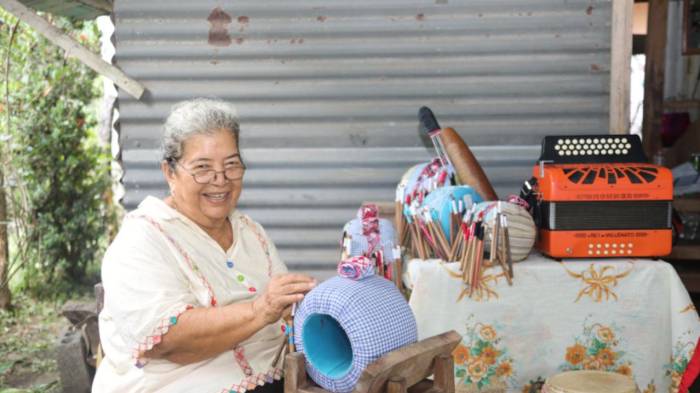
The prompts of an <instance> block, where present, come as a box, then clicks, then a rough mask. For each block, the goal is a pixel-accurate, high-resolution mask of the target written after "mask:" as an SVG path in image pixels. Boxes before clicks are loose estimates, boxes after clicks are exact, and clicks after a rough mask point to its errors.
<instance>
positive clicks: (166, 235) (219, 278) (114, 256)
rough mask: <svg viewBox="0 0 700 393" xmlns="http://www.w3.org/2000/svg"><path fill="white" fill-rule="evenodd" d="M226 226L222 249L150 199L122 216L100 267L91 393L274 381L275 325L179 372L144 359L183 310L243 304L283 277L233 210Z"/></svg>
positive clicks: (278, 332) (271, 254)
mask: <svg viewBox="0 0 700 393" xmlns="http://www.w3.org/2000/svg"><path fill="white" fill-rule="evenodd" d="M229 220H230V221H231V226H232V229H233V239H234V242H233V245H232V246H231V248H230V249H228V250H224V249H222V248H221V246H220V245H219V244H218V243H217V242H216V241H214V240H213V239H212V238H211V237H209V236H208V235H207V234H206V233H205V232H204V231H203V230H202V229H201V228H200V227H199V226H197V225H196V224H195V223H194V222H192V221H191V220H189V219H188V218H187V217H185V216H184V215H182V214H180V213H179V212H177V211H176V210H174V209H172V208H171V207H169V206H168V205H167V204H165V202H163V201H162V200H160V199H157V198H155V197H148V198H146V199H145V200H144V201H143V202H142V203H141V204H140V205H139V207H138V209H136V210H134V211H133V212H131V213H129V214H128V215H127V216H126V218H125V219H124V222H123V223H122V226H121V228H120V230H119V234H118V235H117V237H116V239H115V240H114V242H112V244H111V245H110V246H109V248H108V250H107V253H106V254H105V257H104V260H103V262H102V283H103V285H104V289H105V298H104V300H105V302H104V308H103V310H102V312H101V313H100V315H99V326H100V340H101V344H102V348H103V349H104V353H105V357H104V359H103V360H102V363H101V364H100V366H99V368H98V370H97V374H96V376H95V380H94V383H93V387H92V391H93V392H96V393H103V392H120V393H126V392H216V393H219V392H231V393H233V392H244V391H246V390H252V389H254V388H255V387H256V386H260V385H263V384H265V383H269V382H272V381H273V380H276V379H279V378H280V377H281V374H282V370H281V367H282V366H281V364H282V360H283V359H281V358H278V355H277V354H278V350H279V349H280V348H281V347H282V345H284V344H283V343H284V341H285V335H284V331H285V325H284V322H283V321H282V320H280V321H279V323H276V324H272V325H268V326H267V327H265V328H263V329H262V330H260V331H258V332H257V333H256V334H255V335H253V336H252V337H250V338H249V339H247V340H245V341H244V342H242V343H241V344H240V345H238V346H236V347H235V348H231V351H227V352H224V353H222V354H220V355H219V356H216V357H214V358H211V359H208V360H204V361H201V362H198V363H194V364H188V365H184V366H183V365H179V364H176V363H172V362H170V361H167V360H165V359H147V358H145V357H144V356H143V354H144V353H145V352H146V351H148V350H149V349H151V348H153V346H154V345H156V344H158V343H159V342H160V340H161V337H162V336H163V335H164V334H166V333H167V331H168V329H169V328H170V326H172V325H174V324H176V323H177V319H178V316H179V315H180V314H181V313H183V312H184V311H186V310H188V309H190V308H193V307H218V306H223V305H227V304H230V303H234V302H238V301H250V300H252V299H253V298H254V297H255V296H257V293H258V292H259V291H262V290H264V289H265V287H266V285H267V283H268V281H269V279H270V277H271V275H273V274H281V273H286V272H287V268H286V266H285V265H284V263H283V262H282V261H281V260H280V258H279V255H278V254H277V250H276V249H275V246H274V245H273V244H272V242H271V241H270V239H269V238H268V237H267V234H266V233H265V231H264V230H263V228H262V227H261V226H260V224H258V223H256V222H254V221H253V220H251V219H250V218H248V217H247V216H246V215H244V214H241V213H239V212H238V211H234V212H232V213H231V214H230V216H229ZM276 358H278V359H277V362H275V363H276V364H273V361H274V360H275V359H276Z"/></svg>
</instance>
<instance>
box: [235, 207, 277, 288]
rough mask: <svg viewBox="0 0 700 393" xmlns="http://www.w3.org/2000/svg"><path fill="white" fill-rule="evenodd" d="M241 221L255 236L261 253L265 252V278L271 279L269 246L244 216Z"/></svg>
mask: <svg viewBox="0 0 700 393" xmlns="http://www.w3.org/2000/svg"><path fill="white" fill-rule="evenodd" d="M240 218H241V221H243V222H244V223H245V224H246V225H248V226H249V227H250V228H251V229H252V230H253V233H254V234H255V236H256V237H257V238H258V241H259V242H260V245H261V246H262V248H263V251H264V252H265V256H266V257H267V276H268V277H272V257H271V256H270V245H269V244H267V240H265V237H264V236H263V235H262V234H261V233H260V231H258V228H257V227H256V226H255V225H254V224H253V223H252V222H251V221H250V220H249V219H248V217H246V216H240Z"/></svg>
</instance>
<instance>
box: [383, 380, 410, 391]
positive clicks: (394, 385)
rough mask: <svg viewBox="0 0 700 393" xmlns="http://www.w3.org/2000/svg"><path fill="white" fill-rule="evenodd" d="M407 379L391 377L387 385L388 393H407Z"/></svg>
mask: <svg viewBox="0 0 700 393" xmlns="http://www.w3.org/2000/svg"><path fill="white" fill-rule="evenodd" d="M406 388H407V387H406V378H402V377H391V378H390V379H389V382H387V384H386V392H387V393H406Z"/></svg>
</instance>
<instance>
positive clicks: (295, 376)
mask: <svg viewBox="0 0 700 393" xmlns="http://www.w3.org/2000/svg"><path fill="white" fill-rule="evenodd" d="M284 363H285V365H284V393H297V391H298V390H299V389H303V388H304V387H305V386H306V364H305V363H304V354H303V353H301V352H294V353H290V354H288V355H287V356H286V357H285V358H284Z"/></svg>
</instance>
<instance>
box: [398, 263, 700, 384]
mask: <svg viewBox="0 0 700 393" xmlns="http://www.w3.org/2000/svg"><path fill="white" fill-rule="evenodd" d="M448 270H450V271H453V272H455V271H458V264H457V263H444V262H442V261H438V260H419V259H414V260H411V261H409V262H408V266H407V269H406V274H405V281H406V282H407V283H408V284H409V286H412V293H411V297H410V300H409V304H410V306H411V308H412V310H413V312H414V314H415V315H416V318H417V321H418V334H419V339H423V338H426V337H429V336H432V335H435V334H440V333H442V332H444V331H446V330H450V329H454V330H456V331H457V332H459V333H460V334H462V336H463V340H462V342H461V343H460V345H459V346H458V347H457V349H456V350H455V352H454V353H453V356H454V359H455V378H456V386H457V391H458V392H478V391H481V392H485V391H492V392H504V391H508V392H528V391H530V390H529V389H530V388H531V387H532V386H534V385H537V384H541V383H542V382H543V381H544V379H545V378H546V377H548V376H551V375H553V374H556V373H558V372H562V371H565V370H572V369H597V370H606V371H615V372H619V373H623V374H627V375H630V376H632V377H633V378H634V379H635V381H636V383H637V385H638V386H639V388H640V391H641V392H645V393H647V392H648V393H651V392H676V391H677V390H678V386H679V384H680V382H681V377H682V376H683V373H684V372H685V369H686V366H687V364H688V362H689V361H690V359H691V358H692V356H693V353H694V350H695V346H696V343H697V342H698V337H700V318H699V317H698V313H697V311H696V309H695V307H694V305H693V303H692V302H691V300H690V297H689V296H688V292H687V291H686V289H685V287H684V286H683V284H682V283H681V281H680V279H679V277H678V275H677V274H676V271H675V270H674V269H673V267H672V266H671V265H670V264H668V263H666V262H663V261H657V260H646V259H596V260H593V259H588V260H586V259H584V260H566V261H563V262H558V261H555V260H552V259H549V258H546V257H544V256H542V255H539V254H536V253H533V254H531V255H530V256H529V257H528V258H527V259H526V260H525V261H523V262H519V263H516V264H515V265H514V269H513V270H514V282H513V285H512V286H509V285H508V283H507V281H506V279H505V277H504V276H503V274H502V271H501V270H500V268H498V267H493V268H489V269H487V270H486V271H485V276H484V287H483V288H482V290H481V291H480V292H478V293H477V292H475V293H473V296H472V297H471V298H470V297H469V296H464V297H462V298H461V299H459V298H460V295H461V294H462V291H463V289H464V284H463V283H462V282H461V281H460V280H459V279H457V278H454V277H453V276H451V275H450V274H449V272H448ZM458 299H459V300H458ZM686 379H687V377H686Z"/></svg>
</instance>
